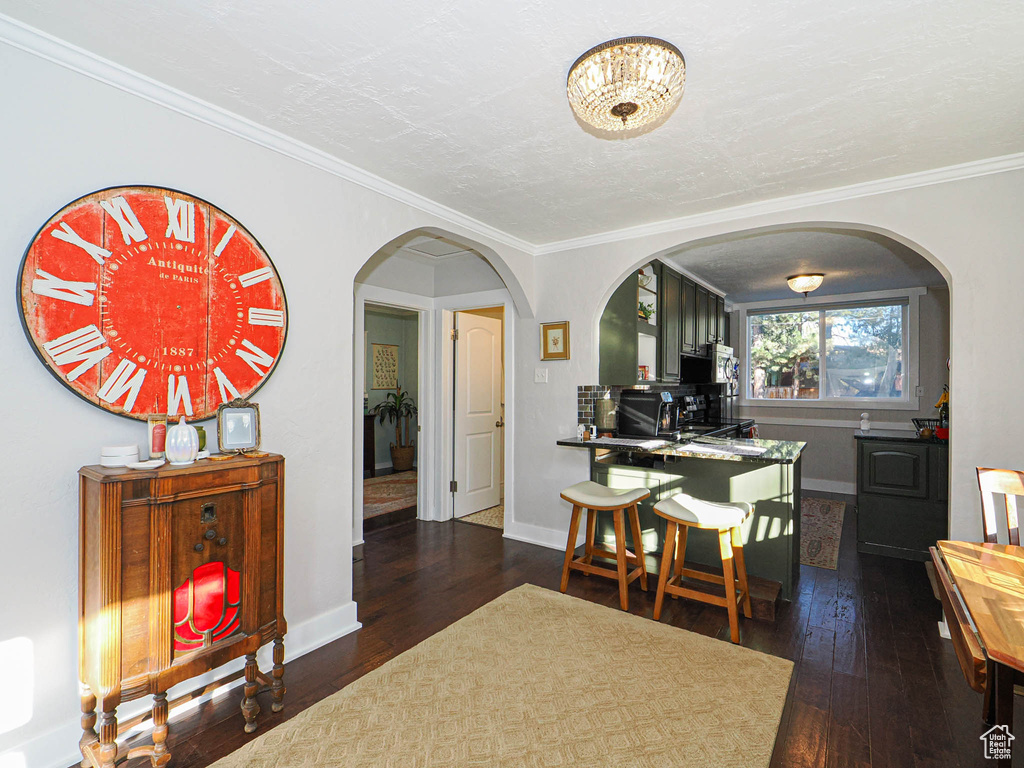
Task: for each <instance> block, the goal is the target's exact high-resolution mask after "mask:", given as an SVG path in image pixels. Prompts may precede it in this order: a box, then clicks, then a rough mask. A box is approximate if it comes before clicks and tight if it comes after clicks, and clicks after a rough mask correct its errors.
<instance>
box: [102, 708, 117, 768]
mask: <svg viewBox="0 0 1024 768" xmlns="http://www.w3.org/2000/svg"><path fill="white" fill-rule="evenodd" d="M116 759H117V713H116V711H114V710H111V711H109V712H108V711H106V710H104V711H103V714H102V715H101V716H100V749H99V760H100V768H114V761H115V760H116Z"/></svg>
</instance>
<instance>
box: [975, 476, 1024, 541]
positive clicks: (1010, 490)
mask: <svg viewBox="0 0 1024 768" xmlns="http://www.w3.org/2000/svg"><path fill="white" fill-rule="evenodd" d="M978 488H980V489H981V512H982V519H981V523H982V527H983V528H984V530H985V541H987V542H992V543H996V542H997V541H998V538H997V535H996V532H997V527H996V514H997V510H998V511H999V512H1000V513H1001V514H1002V515H1003V516H1005V520H1006V533H1007V538H1008V540H1009V543H1010V544H1014V545H1016V546H1020V529H1019V527H1018V522H1017V497H1018V496H1024V472H1018V471H1017V470H1015V469H988V468H986V467H978Z"/></svg>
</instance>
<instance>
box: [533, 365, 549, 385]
mask: <svg viewBox="0 0 1024 768" xmlns="http://www.w3.org/2000/svg"><path fill="white" fill-rule="evenodd" d="M533 383H534V384H547V383H548V369H547V368H534V369H533Z"/></svg>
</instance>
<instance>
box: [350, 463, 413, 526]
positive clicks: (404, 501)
mask: <svg viewBox="0 0 1024 768" xmlns="http://www.w3.org/2000/svg"><path fill="white" fill-rule="evenodd" d="M415 506H416V470H414V469H413V470H410V471H408V472H397V473H393V474H390V475H381V476H380V477H370V478H367V479H365V480H363V519H364V520H365V519H366V518H368V517H376V516H377V515H384V514H387V513H388V512H397V511H398V510H400V509H408V508H409V507H415Z"/></svg>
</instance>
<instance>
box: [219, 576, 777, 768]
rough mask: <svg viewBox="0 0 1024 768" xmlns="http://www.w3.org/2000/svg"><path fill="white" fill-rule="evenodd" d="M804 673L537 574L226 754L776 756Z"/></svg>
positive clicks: (499, 758)
mask: <svg viewBox="0 0 1024 768" xmlns="http://www.w3.org/2000/svg"><path fill="white" fill-rule="evenodd" d="M792 671H793V663H792V662H791V661H788V660H786V659H780V658H776V657H774V656H769V655H767V654H764V653H761V652H759V651H754V650H751V649H749V648H743V647H742V646H737V645H733V644H731V643H727V642H724V641H721V640H716V639H714V638H710V637H706V636H704V635H699V634H696V633H693V632H688V631H686V630H684V629H679V628H678V627H673V626H670V625H668V624H660V623H658V622H655V621H652V620H651V619H647V618H643V617H641V616H634V615H633V614H630V613H625V612H623V611H620V610H617V609H614V608H607V607H605V606H602V605H597V604H595V603H591V602H588V601H586V600H581V599H579V598H575V597H570V596H568V595H562V594H559V593H558V592H553V591H550V590H547V589H541V588H540V587H536V586H533V585H531V584H525V585H523V586H521V587H518V588H517V589H514V590H512V591H510V592H506V593H505V594H504V595H501V596H500V597H498V598H497V599H496V600H492V601H491V602H490V603H487V604H486V605H484V606H483V607H482V608H480V609H478V610H476V611H474V612H473V613H471V614H469V615H468V616H466V617H464V618H462V619H460V620H459V621H457V622H455V623H454V624H452V625H450V626H448V627H447V628H445V629H443V630H441V631H440V632H438V633H437V634H436V635H434V636H433V637H430V638H427V639H426V640H425V641H423V642H422V643H420V644H419V645H417V646H414V647H413V648H411V649H409V650H408V651H406V652H405V653H402V654H400V655H399V656H396V657H395V658H393V659H392V660H391V661H388V662H387V663H386V664H384V665H382V666H380V667H378V668H377V669H375V670H373V671H372V672H369V673H367V674H366V675H364V676H363V677H361V678H359V679H358V680H356V681H355V682H354V683H352V684H350V685H348V686H346V687H345V688H343V689H342V690H340V691H338V692H337V693H334V694H332V695H331V696H329V697H327V698H326V699H323V700H321V701H320V702H318V703H316V704H314V705H313V706H311V707H310V708H309V709H307V710H305V711H304V712H300V713H299V714H298V715H296V716H295V717H294V718H292V719H291V720H288V721H286V722H284V723H282V724H281V725H279V726H277V727H276V728H274V729H272V730H270V731H267V732H266V733H264V734H263V735H261V736H259V737H257V738H255V739H254V740H253V741H251V742H250V743H248V744H246V745H245V746H244V747H242V748H241V749H239V750H236V751H235V752H233V753H232V754H230V755H228V756H227V757H225V758H223V759H221V760H219V761H218V762H216V763H214V764H213V766H214V768H243V767H244V768H309V767H310V766H337V767H338V768H340V767H341V766H345V768H350V767H351V766H362V767H365V768H371V767H372V768H384V767H385V766H387V767H393V768H406V767H407V766H408V767H409V768H465V766H516V767H517V768H518V767H519V766H528V767H530V768H579V766H585V765H604V766H623V767H625V766H629V767H630V768H709V767H710V766H714V768H767V766H768V764H769V762H770V760H771V755H772V748H773V745H774V742H775V736H776V732H777V731H778V726H779V719H780V718H781V716H782V708H783V704H784V703H785V701H786V692H787V689H788V687H789V679H790V675H791V674H792ZM595 672H596V674H595ZM285 679H286V680H287V676H286V677H285ZM287 701H288V700H287V698H286V699H285V707H287V706H288V703H287Z"/></svg>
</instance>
